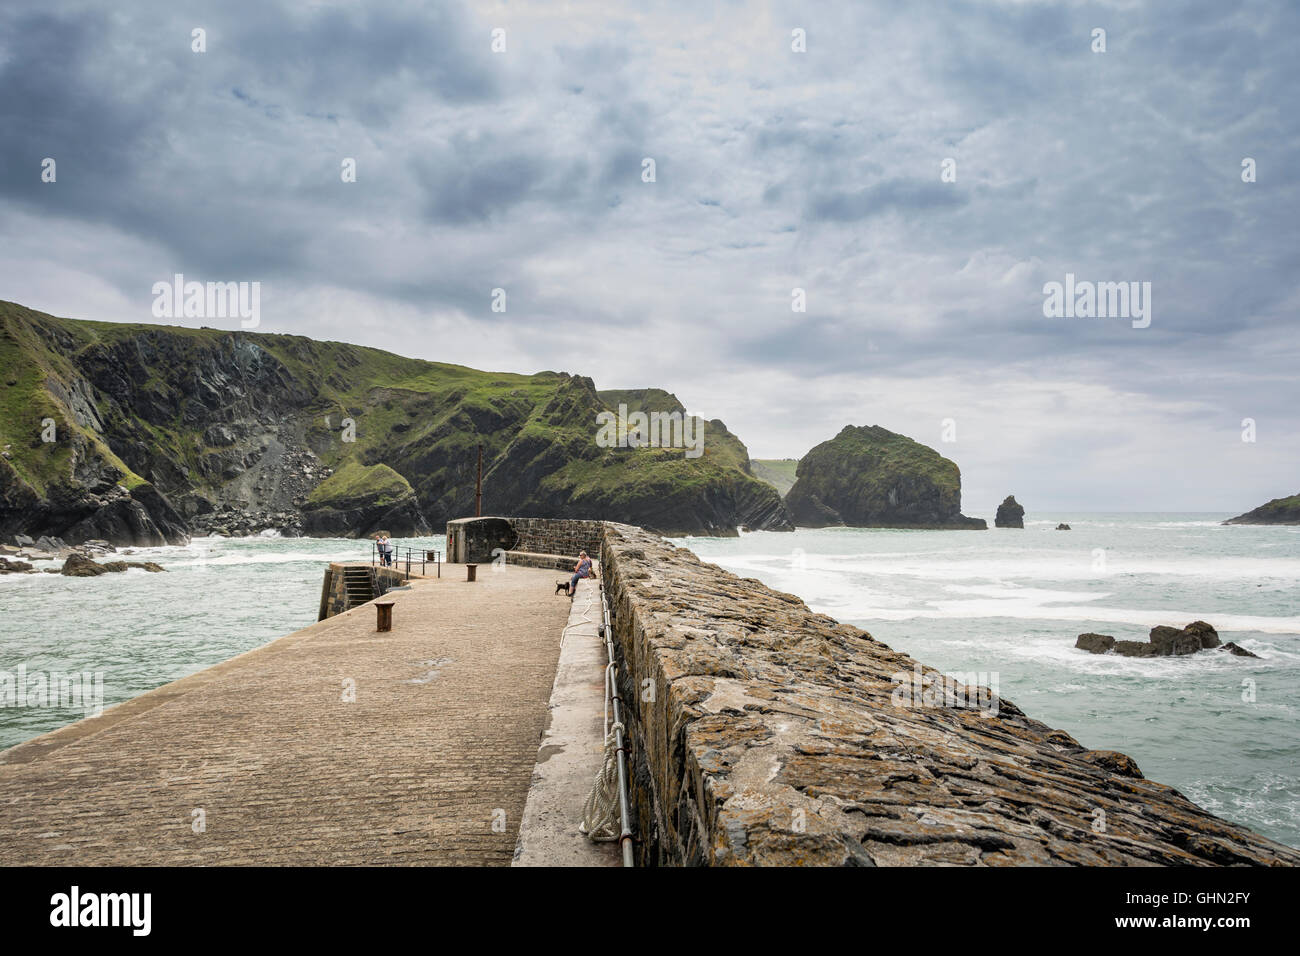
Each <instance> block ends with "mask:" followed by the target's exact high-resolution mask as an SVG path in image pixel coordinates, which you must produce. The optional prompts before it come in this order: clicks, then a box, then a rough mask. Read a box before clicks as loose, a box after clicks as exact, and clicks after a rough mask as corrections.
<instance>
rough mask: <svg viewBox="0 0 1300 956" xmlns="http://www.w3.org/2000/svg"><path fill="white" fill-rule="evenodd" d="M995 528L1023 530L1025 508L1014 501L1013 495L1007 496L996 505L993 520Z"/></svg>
mask: <svg viewBox="0 0 1300 956" xmlns="http://www.w3.org/2000/svg"><path fill="white" fill-rule="evenodd" d="M993 526H994V527H995V528H1023V527H1024V526H1025V508H1024V505H1022V504H1021V503H1020V502H1018V501H1016V496H1015V495H1007V496H1006V498H1004V499H1003V501H1002V504H1000V505H998V513H997V515H996V516H995V517H994V518H993Z"/></svg>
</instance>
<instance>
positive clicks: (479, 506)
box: [470, 445, 483, 580]
mask: <svg viewBox="0 0 1300 956" xmlns="http://www.w3.org/2000/svg"><path fill="white" fill-rule="evenodd" d="M482 516H483V446H482V445H479V446H478V479H477V480H476V481H475V482H474V517H475V518H481V517H482ZM470 580H473V579H472V578H471V579H470Z"/></svg>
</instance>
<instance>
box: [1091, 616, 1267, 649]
mask: <svg viewBox="0 0 1300 956" xmlns="http://www.w3.org/2000/svg"><path fill="white" fill-rule="evenodd" d="M1219 644H1220V642H1219V632H1218V631H1216V630H1215V629H1214V628H1212V627H1211V626H1210V625H1208V624H1206V623H1205V622H1204V621H1193V622H1192V623H1191V624H1188V625H1187V626H1186V627H1182V628H1178V627H1170V626H1168V625H1166V624H1161V625H1158V626H1157V627H1153V628H1151V633H1150V635H1148V637H1147V640H1146V641H1145V642H1143V641H1117V640H1115V638H1113V637H1111V636H1110V635H1109V634H1092V633H1088V634H1080V635H1079V637H1078V640H1076V641H1075V642H1074V646H1075V647H1076V648H1078V649H1079V650H1083V651H1088V652H1089V653H1092V654H1106V653H1110V652H1114V653H1116V654H1119V655H1121V656H1123V657H1182V656H1184V655H1186V654H1195V653H1196V652H1197V651H1201V650H1208V649H1210V648H1213V647H1218V646H1219ZM1232 646H1233V647H1236V645H1235V644H1234V645H1232ZM1234 653H1236V652H1235V651H1234ZM1245 654H1247V655H1249V656H1251V657H1254V656H1255V655H1254V654H1251V653H1250V652H1249V651H1245Z"/></svg>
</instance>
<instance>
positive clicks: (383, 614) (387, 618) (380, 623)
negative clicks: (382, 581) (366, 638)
mask: <svg viewBox="0 0 1300 956" xmlns="http://www.w3.org/2000/svg"><path fill="white" fill-rule="evenodd" d="M375 610H376V611H377V612H378V619H377V621H376V626H375V630H376V631H391V630H392V629H393V602H392V601H376V602H375Z"/></svg>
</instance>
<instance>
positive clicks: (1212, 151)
mask: <svg viewBox="0 0 1300 956" xmlns="http://www.w3.org/2000/svg"><path fill="white" fill-rule="evenodd" d="M195 27H203V28H204V29H205V30H206V31H207V42H208V49H207V52H205V53H201V54H199V53H194V52H192V51H191V49H190V35H191V30H192V29H194V28H195ZM796 27H797V28H801V29H804V30H805V31H806V36H807V40H808V49H807V52H806V53H794V52H793V51H792V50H791V49H790V36H791V30H792V29H794V28H796ZM494 28H502V29H504V30H505V31H506V36H507V52H505V53H503V54H495V53H493V52H492V50H491V47H490V43H491V31H492V30H493V29H494ZM1096 28H1103V29H1105V30H1106V32H1107V51H1106V52H1105V53H1094V52H1093V51H1092V49H1091V42H1092V41H1091V34H1092V31H1093V30H1094V29H1096ZM1298 33H1300V8H1296V7H1295V6H1294V5H1285V4H1272V3H1265V2H1246V3H1243V4H1222V3H1217V2H1183V3H1169V4H1149V5H1138V4H1129V3H1118V2H1117V3H1104V2H1102V3H1087V4H1085V3H1074V2H1060V3H1052V2H1045V0H1044V2H1037V0H1014V2H1013V0H988V2H978V3H976V2H957V0H953V2H949V3H945V4H915V3H909V2H903V0H889V2H881V3H873V4H849V3H839V4H829V3H827V4H811V5H809V4H802V3H800V4H793V3H789V4H787V3H784V2H780V0H777V2H774V3H770V4H768V3H758V2H755V3H752V4H750V3H737V4H730V5H725V6H723V7H719V8H717V9H716V10H709V11H706V10H704V9H703V8H700V7H699V6H698V5H694V4H687V3H669V2H665V3H662V4H654V3H651V4H646V5H641V6H639V7H637V8H636V9H635V10H629V11H621V10H619V9H616V8H614V7H611V6H607V5H588V4H582V3H579V4H568V5H559V4H553V3H538V4H529V5H526V6H520V5H513V4H512V5H501V6H497V7H490V8H489V7H482V6H479V5H474V4H467V3H457V2H435V3H427V4H420V5H411V4H406V3H401V2H397V0H390V2H374V3H367V4H365V5H364V6H363V5H335V4H313V5H302V4H297V3H292V2H288V0H282V2H277V0H262V2H252V0H247V2H234V3H222V4H219V5H215V4H214V5H210V6H204V7H201V8H196V9H190V8H186V7H181V6H178V5H175V4H170V3H163V2H152V3H139V4H130V5H125V6H123V7H121V8H114V9H112V10H111V11H110V10H108V9H107V8H105V7H103V5H100V4H93V3H91V2H81V0H74V2H69V0H53V2H51V0H41V2H37V0H10V2H8V3H6V4H5V5H4V7H3V9H0V128H2V129H3V130H4V137H3V140H2V141H0V236H3V241H4V242H5V248H6V252H7V255H6V257H4V259H3V261H0V281H2V284H0V298H5V299H13V300H16V301H21V302H23V303H24V304H27V305H31V306H33V307H37V308H42V309H45V310H46V311H52V312H58V313H60V314H65V315H74V316H80V317H85V318H104V319H119V320H133V321H140V320H144V321H148V320H150V317H149V316H148V302H149V297H148V294H147V293H148V290H149V288H150V286H151V285H152V283H153V282H154V281H157V280H158V279H160V278H166V277H168V276H170V274H171V273H172V272H174V271H183V272H185V273H186V274H187V275H193V276H195V277H205V278H215V279H222V280H231V279H245V278H247V279H257V280H261V281H262V282H263V283H264V284H265V285H266V293H265V300H264V301H265V302H266V303H267V308H266V309H265V310H264V311H265V312H266V313H267V314H268V315H269V316H273V317H274V318H271V319H269V320H268V321H270V322H272V323H273V325H274V328H273V329H272V330H274V331H290V332H297V333H301V334H307V335H313V334H320V335H332V336H339V335H346V336H348V337H350V338H351V339H352V340H354V341H360V342H362V343H364V344H373V345H378V346H380V347H386V348H391V349H393V350H395V351H403V352H406V353H408V354H419V355H424V356H425V357H430V358H438V359H442V360H449V361H459V362H462V363H464V364H479V365H488V364H491V363H492V362H499V363H501V365H503V366H509V367H511V368H512V369H517V370H520V371H529V370H536V369H540V368H547V367H549V368H564V369H567V370H569V371H575V372H582V373H584V374H591V375H594V376H595V377H596V378H597V381H598V383H600V384H602V385H608V386H611V387H613V386H619V385H626V386H634V385H658V386H662V387H665V388H668V389H670V390H672V391H675V392H677V393H678V394H679V395H681V396H682V397H683V398H684V399H685V400H687V401H688V403H689V404H691V405H692V406H693V407H696V408H698V409H699V410H700V411H702V412H704V413H706V414H707V415H708V416H709V417H714V416H719V417H721V418H723V419H724V420H725V421H727V423H728V425H729V426H731V427H732V428H733V430H735V431H737V433H739V434H741V436H742V438H744V439H745V440H746V441H747V442H749V444H750V445H751V447H752V448H753V450H754V451H755V452H756V453H757V454H761V455H762V454H766V455H773V456H783V455H799V454H801V453H802V452H803V451H805V450H806V449H807V448H808V447H810V446H811V445H812V444H815V443H816V442H818V441H821V440H823V439H824V438H826V437H829V436H830V435H833V434H835V433H836V432H837V431H838V430H839V428H840V427H842V425H843V424H845V422H846V421H855V422H858V423H866V422H867V421H869V420H872V421H879V422H881V423H882V424H887V423H888V422H890V421H895V422H900V423H903V424H909V423H910V422H912V421H913V420H915V421H922V422H930V421H933V420H936V416H941V414H942V415H948V414H960V411H961V409H962V408H967V409H968V410H969V412H968V414H970V415H971V416H972V417H975V416H976V415H977V411H978V409H979V408H981V407H982V404H981V403H982V402H984V401H985V400H986V399H987V400H988V401H997V400H998V397H999V396H1001V397H1002V398H1001V400H1002V404H1003V405H1005V406H1006V408H1008V409H1015V411H1014V412H1012V411H1007V412H1005V414H1006V415H1012V414H1014V415H1017V416H1020V417H1021V419H1022V420H1021V421H1020V422H1019V425H1018V429H1017V434H1023V435H1025V436H1027V437H1026V438H1025V439H1024V441H1025V442H1027V443H1028V444H1027V445H1026V447H1025V448H1024V449H1022V450H1021V451H1020V452H1018V453H1017V454H1018V458H1017V460H1018V461H1023V460H1027V459H1028V457H1030V456H1029V450H1028V449H1030V448H1032V447H1033V441H1034V439H1033V436H1034V435H1037V436H1039V437H1038V441H1039V443H1040V444H1041V445H1042V446H1044V447H1046V446H1050V447H1052V448H1054V449H1056V452H1055V454H1056V455H1057V456H1059V455H1060V454H1061V452H1060V449H1061V448H1062V447H1065V446H1067V445H1068V441H1066V440H1065V439H1063V438H1062V437H1061V436H1062V435H1063V434H1066V433H1065V432H1062V431H1060V429H1062V428H1064V427H1066V426H1065V425H1063V424H1062V421H1063V420H1064V419H1066V418H1070V416H1076V417H1077V416H1082V417H1084V418H1087V417H1089V416H1094V417H1100V418H1105V419H1106V420H1107V421H1110V422H1111V425H1109V426H1107V427H1109V428H1112V429H1115V430H1116V431H1114V433H1113V434H1114V435H1115V436H1119V437H1115V438H1114V441H1115V442H1120V441H1121V440H1123V441H1126V442H1128V443H1129V445H1130V446H1132V447H1143V446H1149V447H1150V448H1152V449H1157V448H1158V449H1161V450H1162V453H1165V454H1175V455H1182V454H1193V453H1194V452H1195V449H1197V448H1198V447H1201V446H1203V444H1204V442H1205V441H1206V440H1211V439H1210V438H1208V437H1207V436H1210V434H1211V431H1213V434H1214V435H1216V436H1220V437H1222V436H1224V435H1229V436H1230V433H1231V432H1232V430H1233V429H1234V428H1235V427H1236V423H1238V422H1239V421H1240V419H1241V418H1242V417H1245V416H1247V415H1252V414H1253V415H1256V416H1258V417H1260V418H1261V419H1267V427H1265V425H1263V424H1261V426H1260V433H1261V435H1268V436H1274V437H1273V439H1272V440H1273V441H1274V442H1275V444H1267V443H1265V442H1264V441H1263V440H1262V439H1261V445H1260V448H1259V464H1257V465H1256V466H1254V467H1253V468H1252V469H1251V474H1250V475H1242V474H1237V473H1229V472H1228V471H1226V470H1224V469H1227V468H1228V466H1227V465H1224V466H1222V468H1220V469H1219V470H1218V471H1216V472H1214V473H1213V474H1210V473H1208V472H1207V474H1206V475H1205V476H1204V477H1203V478H1202V477H1196V476H1184V479H1183V480H1185V481H1188V482H1191V485H1189V487H1190V488H1191V490H1190V491H1189V492H1188V496H1187V500H1188V501H1189V502H1190V501H1192V500H1197V501H1200V500H1205V501H1209V500H1213V501H1215V502H1221V501H1224V500H1226V498H1225V492H1224V490H1223V489H1225V488H1229V487H1234V482H1237V485H1239V486H1240V487H1248V488H1249V491H1241V492H1240V494H1241V496H1242V498H1243V499H1245V500H1242V501H1241V504H1242V505H1243V506H1245V505H1251V504H1256V503H1258V502H1257V501H1253V500H1251V499H1253V498H1254V497H1259V493H1261V492H1263V491H1265V489H1266V487H1267V490H1269V491H1270V492H1272V493H1273V494H1281V493H1283V492H1287V493H1290V492H1293V491H1295V490H1296V488H1288V487H1285V486H1283V487H1276V488H1275V487H1273V486H1274V485H1275V484H1279V483H1281V478H1280V477H1279V476H1283V475H1286V474H1290V475H1291V476H1293V477H1292V478H1291V479H1290V480H1289V481H1288V482H1287V483H1292V482H1300V476H1298V475H1296V472H1297V471H1300V468H1298V467H1297V464H1300V463H1298V462H1297V461H1296V460H1295V453H1294V451H1293V450H1292V449H1294V448H1295V447H1297V446H1298V444H1300V443H1297V442H1296V441H1295V439H1296V438H1297V437H1300V434H1298V433H1300V402H1297V401H1296V399H1297V398H1300V389H1298V387H1297V385H1296V383H1295V377H1294V376H1293V375H1292V369H1293V368H1294V365H1295V361H1296V358H1297V354H1296V353H1297V350H1298V348H1297V342H1298V341H1300V337H1298V336H1297V335H1296V332H1297V328H1296V324H1297V323H1296V310H1297V308H1300V288H1298V286H1300V269H1297V266H1298V265H1300V242H1298V241H1297V235H1296V233H1297V227H1296V222H1297V220H1298V218H1300V186H1298V185H1297V182H1298V181H1300V113H1297V111H1296V110H1295V108H1294V104H1295V103H1296V102H1297V100H1298V99H1300V97H1298V95H1297V94H1300V61H1298V60H1297V58H1296V57H1295V55H1294V50H1293V49H1292V47H1293V45H1294V44H1293V38H1294V37H1295V36H1296V35H1297V34H1298ZM46 157H51V158H54V159H55V160H56V161H57V164H58V166H57V168H58V179H57V182H56V183H54V184H47V183H43V182H42V181H41V179H40V168H41V163H42V160H43V159H44V158H46ZM1247 157H1249V158H1251V159H1252V160H1254V161H1255V163H1256V164H1257V169H1258V181H1257V182H1254V183H1244V182H1243V181H1242V179H1241V164H1242V161H1243V160H1244V159H1246V158H1247ZM345 158H352V159H355V161H356V168H357V181H356V182H355V183H343V182H342V181H341V179H340V163H341V162H342V160H344V159H345ZM647 158H651V159H653V160H654V163H655V168H656V177H655V181H654V182H652V183H647V182H644V181H643V180H642V169H643V165H642V164H643V160H645V159H647ZM945 159H952V160H953V161H954V162H955V165H956V170H957V181H956V182H943V181H941V179H940V175H939V174H940V164H941V163H942V162H943V161H944V160H945ZM1067 272H1071V273H1074V274H1075V275H1076V276H1078V277H1080V278H1082V279H1091V280H1095V281H1149V282H1151V283H1152V285H1153V289H1154V293H1153V297H1154V320H1153V323H1152V325H1151V327H1150V328H1149V329H1145V330H1134V329H1132V328H1131V327H1129V325H1128V324H1127V323H1126V322H1123V321H1113V320H1109V319H1105V320H1103V319H1094V320H1087V319H1078V320H1066V319H1048V318H1045V317H1044V316H1043V314H1042V308H1041V307H1042V302H1043V293H1042V288H1043V285H1044V283H1047V282H1052V281H1061V280H1063V278H1064V276H1065V274H1066V273H1067ZM497 287H502V288H506V289H508V291H509V301H510V308H509V310H508V311H507V312H506V313H504V314H495V313H492V312H491V311H490V309H489V307H488V303H489V297H490V294H491V290H492V289H493V288H497ZM796 287H798V288H802V289H804V290H805V291H806V294H807V301H808V303H809V304H808V311H807V313H793V312H792V311H791V307H790V303H791V290H792V289H794V288H796ZM340 303H346V305H344V304H340ZM277 304H282V305H283V308H277ZM331 312H338V313H345V314H346V316H347V319H346V325H345V326H339V325H328V324H324V323H325V320H324V319H323V318H321V317H322V316H324V315H326V314H329V313H331ZM340 321H341V320H340ZM435 328H436V330H437V333H436V334H434V333H433V332H432V331H431V330H432V329H435ZM583 330H592V331H589V332H585V331H583ZM603 332H608V333H612V334H601V333H603ZM579 336H582V338H581V341H580V344H579V342H576V341H574V339H576V338H578V337H579ZM575 346H577V347H575ZM491 350H494V351H491ZM750 381H762V382H764V383H769V387H765V388H764V389H760V390H753V389H747V388H743V387H741V388H738V387H737V383H746V382H750ZM877 382H878V383H880V388H879V391H880V393H883V394H890V395H895V396H897V403H898V408H896V409H895V408H892V407H890V405H889V404H888V403H886V404H882V403H881V402H880V401H878V399H877V398H872V399H871V400H870V401H869V402H868V401H867V400H866V399H865V398H862V399H853V398H852V397H851V396H852V395H859V394H860V395H862V396H867V395H873V396H874V395H877V392H876V391H872V389H873V388H875V385H874V384H873V383H877ZM777 383H779V387H778V386H777ZM782 389H784V390H785V391H784V392H783V391H782ZM1040 390H1042V391H1045V392H1046V393H1052V392H1053V391H1059V392H1060V395H1061V396H1062V397H1061V402H1060V403H1059V407H1058V406H1057V405H1053V404H1052V403H1050V402H1047V401H1046V400H1044V401H1043V402H1042V403H1040V404H1035V402H1036V401H1037V399H1035V402H1031V401H1029V400H1027V399H1026V398H1025V396H1026V395H1037V394H1038V393H1039V391H1040ZM796 396H797V397H796ZM856 401H862V402H866V404H865V406H862V405H858V404H854V403H855V402H856ZM904 406H906V408H907V409H908V410H907V411H904ZM931 406H933V407H931ZM792 409H798V414H797V415H790V414H789V413H790V411H791V410H792ZM954 409H956V411H954ZM1062 409H1068V410H1069V413H1068V415H1067V414H1066V412H1064V411H1062ZM987 414H992V413H987ZM891 415H893V416H894V417H892V418H891ZM909 415H911V416H913V418H909V417H908V416H909ZM1107 416H1110V417H1109V418H1107ZM1115 416H1127V417H1115ZM1124 421H1128V422H1129V423H1130V424H1129V426H1128V427H1129V428H1131V429H1132V430H1133V433H1132V434H1131V435H1130V434H1129V433H1128V432H1126V431H1124V428H1125V427H1126V426H1125V425H1124V424H1123V423H1124ZM926 427H929V426H926ZM1071 427H1073V426H1071ZM1098 427H1101V426H1098ZM1069 434H1074V433H1069ZM1079 434H1083V433H1082V432H1080V433H1079ZM1108 434H1109V433H1108ZM1280 436H1289V438H1290V441H1289V445H1287V443H1284V442H1283V441H1282V440H1281V438H1280ZM918 437H922V438H924V437H925V436H924V435H918ZM1213 440H1217V438H1215V439H1213ZM1089 441H1091V439H1089ZM1091 447H1094V446H1092V445H1090V444H1089V443H1088V442H1086V441H1084V440H1083V439H1080V441H1079V449H1080V450H1079V453H1078V456H1077V458H1076V460H1074V461H1072V462H1069V463H1068V465H1067V466H1068V467H1069V468H1071V469H1072V477H1071V481H1070V483H1069V484H1070V487H1072V488H1073V487H1083V486H1084V485H1086V483H1087V480H1088V478H1087V476H1088V475H1089V474H1091V473H1092V470H1094V469H1098V468H1101V467H1102V466H1101V465H1099V464H1095V463H1092V462H1090V461H1089V460H1087V459H1086V457H1085V449H1086V448H1091ZM1108 447H1109V446H1108ZM1152 453H1153V454H1154V451H1153V452H1152ZM962 457H963V460H962V465H963V468H964V470H965V471H966V473H967V475H968V477H971V476H972V475H974V477H972V478H971V480H973V481H980V482H982V484H981V487H983V486H985V485H987V487H989V488H996V487H1000V485H1001V484H1003V483H1009V480H1010V476H1005V480H1004V475H1003V471H1000V470H999V469H1003V470H1005V469H1004V466H1003V465H1002V464H1000V461H999V459H998V457H997V454H996V448H995V445H994V443H990V444H989V446H988V447H987V448H984V449H981V447H978V446H971V447H968V448H966V449H963V450H962ZM1052 467H1054V465H1049V464H1042V465H1041V466H1039V467H1038V468H1037V470H1036V471H1035V473H1034V475H1035V477H1028V478H1026V479H1025V480H1024V481H1021V482H1018V483H1017V488H1021V487H1024V488H1027V489H1030V490H1032V489H1033V488H1034V487H1035V485H1034V482H1035V481H1037V482H1038V483H1039V485H1040V486H1041V487H1042V488H1044V489H1050V488H1052V487H1054V486H1053V481H1054V479H1053V473H1052V471H1051V468H1052ZM982 469H983V471H982ZM980 475H985V477H984V478H980V477H979V476H980ZM1106 480H1109V479H1106ZM1099 483H1103V482H1101V479H1099ZM1197 489H1199V491H1198V490H1197ZM1045 493H1046V492H1045ZM1198 495H1199V496H1200V497H1198ZM1107 500H1109V499H1107ZM1233 504H1234V506H1235V504H1236V501H1235V500H1234V502H1233Z"/></svg>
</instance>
